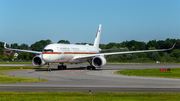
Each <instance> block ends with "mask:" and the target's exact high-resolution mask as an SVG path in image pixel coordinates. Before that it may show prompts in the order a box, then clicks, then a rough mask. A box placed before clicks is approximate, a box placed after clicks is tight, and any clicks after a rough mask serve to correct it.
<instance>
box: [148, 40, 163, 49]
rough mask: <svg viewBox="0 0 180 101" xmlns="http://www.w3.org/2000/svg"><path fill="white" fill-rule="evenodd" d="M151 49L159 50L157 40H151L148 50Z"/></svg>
mask: <svg viewBox="0 0 180 101" xmlns="http://www.w3.org/2000/svg"><path fill="white" fill-rule="evenodd" d="M150 47H155V48H156V49H159V48H160V47H159V44H158V43H157V42H156V40H151V41H149V42H148V43H147V45H146V49H149V48H150Z"/></svg>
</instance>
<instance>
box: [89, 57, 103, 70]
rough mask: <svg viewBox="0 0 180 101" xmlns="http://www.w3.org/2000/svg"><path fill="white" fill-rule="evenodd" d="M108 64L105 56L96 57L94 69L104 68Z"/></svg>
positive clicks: (93, 62)
mask: <svg viewBox="0 0 180 101" xmlns="http://www.w3.org/2000/svg"><path fill="white" fill-rule="evenodd" d="M105 64H106V59H105V58H104V57H103V56H98V57H94V58H93V59H92V65H93V66H94V67H96V68H97V67H98V68H101V67H102V66H104V65H105Z"/></svg>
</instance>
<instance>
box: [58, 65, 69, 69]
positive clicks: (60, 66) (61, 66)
mask: <svg viewBox="0 0 180 101" xmlns="http://www.w3.org/2000/svg"><path fill="white" fill-rule="evenodd" d="M58 69H60V70H63V69H67V67H66V65H58Z"/></svg>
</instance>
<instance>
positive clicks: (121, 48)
mask: <svg viewBox="0 0 180 101" xmlns="http://www.w3.org/2000/svg"><path fill="white" fill-rule="evenodd" d="M121 49H124V48H115V49H101V50H100V52H103V51H114V50H121Z"/></svg>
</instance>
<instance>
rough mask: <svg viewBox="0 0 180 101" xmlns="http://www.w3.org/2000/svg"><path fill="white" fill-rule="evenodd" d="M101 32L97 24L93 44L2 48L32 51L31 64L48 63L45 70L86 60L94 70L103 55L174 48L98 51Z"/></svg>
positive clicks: (99, 65)
mask: <svg viewBox="0 0 180 101" xmlns="http://www.w3.org/2000/svg"><path fill="white" fill-rule="evenodd" d="M100 34H101V24H99V28H98V32H97V34H96V38H95V40H94V45H93V46H91V45H88V44H86V45H75V44H59V43H55V44H49V45H47V46H45V48H44V49H43V50H42V52H39V51H31V50H21V49H11V48H7V47H6V42H5V43H4V48H5V49H7V50H13V51H21V52H29V53H34V54H36V56H35V57H34V58H33V59H32V64H33V65H34V66H37V67H42V66H44V65H48V67H47V71H51V69H50V64H51V63H60V64H61V65H58V69H66V68H67V67H66V65H64V63H71V64H73V63H75V64H77V63H84V62H88V63H89V64H90V66H87V69H88V70H95V69H96V68H101V67H103V66H104V65H105V64H106V59H105V57H107V56H111V55H120V54H131V53H141V52H156V51H167V50H171V49H173V48H174V46H175V44H174V45H173V46H172V47H171V48H169V49H158V50H140V51H125V52H111V53H100V52H101V51H103V50H102V49H100V48H99V42H100Z"/></svg>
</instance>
